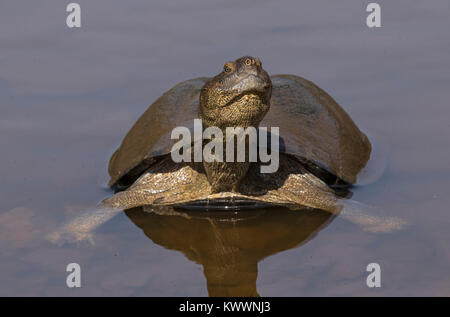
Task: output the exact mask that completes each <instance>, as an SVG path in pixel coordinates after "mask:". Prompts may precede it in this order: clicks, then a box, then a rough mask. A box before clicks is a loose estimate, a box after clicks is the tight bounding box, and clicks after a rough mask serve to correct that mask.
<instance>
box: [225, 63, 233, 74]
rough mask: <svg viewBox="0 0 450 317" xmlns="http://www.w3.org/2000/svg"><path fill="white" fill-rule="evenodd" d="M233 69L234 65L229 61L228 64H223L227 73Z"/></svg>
mask: <svg viewBox="0 0 450 317" xmlns="http://www.w3.org/2000/svg"><path fill="white" fill-rule="evenodd" d="M232 70H233V67H232V66H231V65H230V64H229V63H226V64H225V65H224V66H223V71H224V72H225V73H231V71H232Z"/></svg>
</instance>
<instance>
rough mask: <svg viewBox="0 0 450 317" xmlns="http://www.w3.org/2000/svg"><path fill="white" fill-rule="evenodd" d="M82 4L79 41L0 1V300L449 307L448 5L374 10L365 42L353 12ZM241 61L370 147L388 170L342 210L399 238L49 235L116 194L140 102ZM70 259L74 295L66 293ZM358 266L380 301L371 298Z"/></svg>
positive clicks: (223, 232) (342, 224)
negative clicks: (359, 302) (317, 93)
mask: <svg viewBox="0 0 450 317" xmlns="http://www.w3.org/2000/svg"><path fill="white" fill-rule="evenodd" d="M78 2H79V3H80V5H81V8H82V18H83V20H82V23H83V24H82V27H81V29H69V28H67V27H66V25H65V17H66V13H65V5H66V4H65V3H64V2H61V1H57V0H42V1H39V4H38V3H37V2H36V3H31V2H29V1H28V2H26V3H25V1H16V0H14V1H13V0H3V1H2V2H1V3H0V114H1V116H0V147H1V156H0V179H1V183H0V295H8V296H10V295H13V296H16V295H43V296H47V295H63V296H78V295H101V296H115V295H138V296H173V295H175V296H183V295H186V296H196V295H199V296H204V295H208V291H209V293H210V294H211V295H215V294H223V293H226V292H228V293H227V294H236V295H239V294H255V293H256V292H257V293H259V294H260V295H263V296H307V295H319V296H324V295H331V296H335V295H351V296H354V295H368V296H372V295H393V296H399V295H407V296H409V295H414V296H415V295H426V296H429V295H446V296H449V295H450V239H449V230H448V227H449V225H450V210H449V209H450V208H449V206H450V195H449V187H450V186H449V185H450V168H449V162H450V148H449V145H450V142H449V137H450V121H449V119H450V110H449V107H450V105H449V88H450V40H449V38H450V37H449V35H448V33H449V30H450V19H449V15H450V3H449V2H448V1H447V0H442V1H428V2H414V3H413V2H411V1H395V3H393V2H391V1H379V3H380V4H381V7H382V27H381V28H378V29H369V28H368V27H367V26H366V25H365V19H366V15H367V13H366V12H365V6H366V3H364V1H363V2H361V1H358V0H352V1H339V3H337V1H314V3H312V1H297V2H294V1H276V2H275V1H272V2H271V1H258V2H250V1H242V0H240V1H221V2H217V3H214V4H213V3H212V2H211V1H209V0H208V1H207V0H204V1H189V2H187V1H183V2H180V3H175V2H171V3H170V4H169V3H166V1H152V4H150V3H149V2H148V1H144V0H141V1H138V0H133V1H127V3H126V4H124V2H123V1H118V0H114V1H112V0H108V1H106V0H101V1H100V0H99V1H81V0H80V1H78ZM367 3H368V2H367ZM246 54H250V55H254V56H258V57H260V58H261V60H262V62H263V65H264V68H265V69H266V70H267V71H268V72H269V73H271V74H275V73H292V74H297V75H301V76H303V77H306V78H308V79H310V80H312V81H314V82H315V83H317V84H318V85H319V86H321V87H322V88H324V89H325V90H326V91H327V92H329V93H330V94H331V95H332V96H333V97H334V98H335V99H336V100H337V101H338V102H339V103H340V104H341V105H342V106H343V108H344V109H345V110H346V111H347V112H348V113H349V114H350V115H351V116H352V118H353V119H354V120H355V122H356V123H357V124H358V125H359V127H360V128H361V129H362V130H364V131H365V132H367V134H368V135H369V136H370V137H371V140H372V141H376V142H377V144H379V146H378V149H380V150H379V153H381V155H380V156H379V157H375V158H374V160H373V161H372V163H374V164H375V166H383V164H386V166H385V169H384V173H383V174H382V176H380V177H379V178H378V179H377V180H376V181H375V182H372V183H369V184H366V185H361V186H357V187H355V188H353V189H352V191H353V192H354V195H353V199H355V200H358V201H360V202H362V203H365V204H368V205H372V206H377V207H379V208H380V209H381V210H383V211H380V213H382V214H384V215H391V216H396V217H400V218H403V219H404V220H406V221H407V222H408V223H409V226H408V227H407V228H406V229H404V230H401V231H399V232H395V233H391V234H384V235H382V234H373V233H367V232H364V231H362V230H361V228H359V227H357V226H355V225H353V224H351V223H349V222H347V221H345V220H342V219H341V218H340V217H336V218H332V217H330V215H328V214H326V213H323V212H311V211H309V212H306V211H305V212H303V213H293V212H287V211H284V212H280V211H277V210H269V211H255V212H252V213H249V214H246V215H245V217H244V216H239V215H235V216H234V218H235V220H236V219H237V218H239V219H238V220H239V221H237V220H236V221H231V222H230V221H222V220H223V219H222V218H223V217H222V218H221V217H217V216H216V217H213V216H211V217H209V218H208V217H194V218H192V219H186V218H183V217H177V216H164V215H156V214H148V213H144V212H143V211H142V210H131V211H128V212H127V213H121V214H119V215H118V216H116V217H115V218H113V219H112V220H111V221H109V222H107V223H106V224H105V225H103V226H102V227H100V228H99V229H98V230H97V232H96V234H95V236H94V240H95V245H94V246H93V245H90V244H89V243H80V244H65V245H63V246H57V245H53V244H51V243H50V242H48V241H46V240H45V239H44V236H45V234H47V233H49V232H51V231H52V230H54V229H55V228H56V227H57V226H58V225H60V224H61V223H63V222H64V221H66V220H68V219H71V218H73V217H75V216H76V215H77V214H79V213H80V211H82V210H85V209H87V208H90V207H92V206H95V205H96V204H97V203H98V202H99V201H101V200H102V199H103V198H105V197H107V196H109V195H111V191H110V190H109V189H108V188H107V187H106V183H107V180H108V175H107V162H108V159H109V157H110V155H111V154H112V153H113V151H114V150H115V148H116V147H117V146H118V145H119V143H120V142H121V140H122V138H123V136H124V135H125V133H126V132H127V130H128V129H129V128H130V127H131V126H132V124H133V123H134V122H135V120H136V119H137V118H138V117H139V115H140V114H141V113H142V112H143V111H144V110H145V109H146V107H147V106H148V105H149V104H150V103H151V102H152V101H153V100H155V99H156V98H157V97H158V96H159V95H161V93H162V92H164V91H165V90H167V89H169V88H170V87H171V86H173V85H174V84H176V83H177V82H179V81H182V80H185V79H189V78H193V77H198V76H211V75H214V74H216V73H217V72H219V71H220V69H221V67H222V65H223V63H224V62H225V61H228V60H234V59H235V58H237V57H240V56H242V55H246ZM200 216H205V215H200ZM242 217H243V218H244V219H240V218H242ZM71 262H76V263H79V264H80V265H81V268H82V288H80V289H69V288H67V286H66V276H67V274H68V273H66V265H67V264H68V263H71ZM371 262H377V263H379V264H380V265H381V270H382V287H381V288H377V289H370V288H368V287H367V286H366V276H367V274H368V273H367V272H366V266H367V264H369V263H371ZM226 282H228V284H226Z"/></svg>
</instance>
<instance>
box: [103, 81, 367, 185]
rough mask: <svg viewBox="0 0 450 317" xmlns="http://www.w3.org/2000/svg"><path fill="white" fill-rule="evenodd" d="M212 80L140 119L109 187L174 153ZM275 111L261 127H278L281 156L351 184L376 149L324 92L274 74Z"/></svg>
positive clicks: (178, 91) (115, 160)
mask: <svg viewBox="0 0 450 317" xmlns="http://www.w3.org/2000/svg"><path fill="white" fill-rule="evenodd" d="M209 79H210V78H207V77H201V78H195V79H191V80H187V81H184V82H181V83H179V84H178V85H176V86H175V87H173V88H172V89H170V90H169V91H167V92H166V93H164V94H163V95H162V96H161V97H160V98H158V99H157V100H156V101H155V102H154V103H153V104H152V105H151V106H150V107H149V108H148V109H147V110H146V111H145V112H144V114H143V115H142V116H141V117H140V118H139V119H138V120H137V122H136V123H135V124H134V126H133V127H132V128H131V130H130V131H129V132H128V133H127V135H126V136H125V139H124V140H123V141H122V144H121V145H120V147H119V148H118V149H117V150H116V152H115V153H114V154H113V156H112V157H111V160H110V162H109V168H108V170H109V174H110V176H111V179H110V181H109V185H110V186H117V185H119V186H128V185H130V184H131V183H132V182H134V180H135V179H136V178H137V177H139V175H140V174H141V173H142V172H143V171H145V170H146V169H147V168H148V167H149V166H150V165H152V164H153V163H154V162H156V161H157V160H158V158H160V157H161V156H163V155H166V154H168V153H170V151H171V148H172V146H173V144H174V143H175V142H176V141H177V140H171V138H170V135H171V132H172V130H173V129H174V128H175V127H179V126H183V127H187V128H189V129H190V130H191V131H193V124H194V119H195V118H198V109H199V95H200V90H201V88H202V87H203V85H204V84H205V83H206V82H207V81H208V80H209ZM271 80H272V85H273V88H272V99H271V106H270V110H269V112H268V113H267V115H266V117H265V118H264V119H263V121H262V122H261V124H260V126H262V127H268V128H269V129H270V127H279V132H280V145H281V147H280V151H281V152H285V153H288V154H292V155H295V156H296V157H298V158H299V159H301V160H303V161H304V162H305V163H307V164H308V165H309V166H311V165H312V166H315V167H317V168H318V169H323V170H325V171H326V172H328V173H330V174H332V175H335V176H337V177H338V178H339V179H342V180H344V181H345V182H348V183H355V182H356V180H357V174H358V173H359V171H360V170H361V169H362V168H363V167H364V166H365V165H366V163H367V161H368V159H369V157H370V152H371V145H370V142H369V141H368V139H367V137H366V135H365V134H364V133H362V132H361V131H360V130H359V129H358V127H357V126H356V125H355V123H354V122H353V120H352V119H351V118H350V117H349V115H348V114H347V113H346V112H345V111H344V110H343V109H342V108H341V107H340V106H339V105H338V104H337V103H336V101H335V100H334V99H333V98H331V97H330V96H329V95H328V94H327V93H326V92H325V91H324V90H322V89H321V88H319V87H318V86H317V85H315V84H314V83H312V82H310V81H308V80H306V79H304V78H301V77H299V76H295V75H274V76H271Z"/></svg>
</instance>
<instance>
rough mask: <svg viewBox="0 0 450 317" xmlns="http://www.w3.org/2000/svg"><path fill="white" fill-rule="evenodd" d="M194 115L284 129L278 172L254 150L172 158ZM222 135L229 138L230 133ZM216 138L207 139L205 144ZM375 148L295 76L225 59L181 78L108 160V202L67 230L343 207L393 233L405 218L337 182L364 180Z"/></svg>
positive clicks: (220, 123)
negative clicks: (158, 215)
mask: <svg viewBox="0 0 450 317" xmlns="http://www.w3.org/2000/svg"><path fill="white" fill-rule="evenodd" d="M195 119H198V120H201V122H202V123H203V129H204V130H203V131H205V130H206V129H208V128H210V127H215V128H217V129H219V130H220V131H226V129H227V128H230V127H242V128H245V129H246V128H250V127H252V128H255V129H257V128H261V127H278V131H279V135H278V137H279V142H278V147H277V148H276V147H274V146H271V145H270V144H269V145H267V148H268V149H269V150H268V151H270V152H271V153H272V151H276V153H278V157H279V164H278V169H277V170H276V171H275V172H272V173H262V172H261V167H262V166H263V165H264V164H263V162H261V161H260V160H257V161H251V160H249V155H248V153H247V154H246V155H245V158H244V160H241V161H236V160H234V161H231V162H229V161H225V160H222V161H220V160H216V161H214V160H213V161H206V160H202V161H200V162H198V161H190V162H189V161H182V162H178V161H177V162H176V161H174V159H173V155H172V154H173V153H174V151H175V150H174V145H175V143H176V142H177V140H176V139H173V138H172V132H173V131H174V129H175V128H177V127H185V128H186V129H187V130H188V131H194V130H195V126H194V122H195ZM194 133H195V131H194ZM216 137H217V140H218V141H219V142H223V143H224V144H225V137H223V136H216ZM217 140H215V141H217ZM203 141H204V142H203ZM209 142H212V139H211V140H209V141H208V140H203V139H202V142H201V144H200V146H201V147H202V148H203V147H205V146H206V145H207V144H209ZM246 142H247V143H246V145H247V146H249V143H248V139H246ZM258 144H260V143H258ZM191 146H192V148H193V147H195V146H196V145H195V140H194V141H192V143H191ZM224 146H225V148H226V147H227V146H228V143H227V144H226V145H224ZM371 150H372V147H371V143H370V141H369V139H368V137H367V136H366V135H365V134H364V133H363V132H362V131H361V130H360V129H359V128H358V127H357V125H356V124H355V122H354V121H353V120H352V119H351V118H350V116H349V115H348V114H347V113H346V112H345V111H344V109H343V108H342V107H341V106H340V105H339V104H338V103H337V102H336V101H335V100H334V99H333V98H332V97H331V96H330V95H329V94H328V93H326V92H325V91H324V90H323V89H321V88H320V87H319V86H317V85H316V84H314V83H313V82H311V81H309V80H307V79H305V78H302V77H300V76H297V75H288V74H282V75H272V76H269V74H268V73H267V72H266V70H264V68H263V67H262V63H261V60H260V59H259V58H255V57H252V56H244V57H241V58H238V59H236V60H235V61H231V62H227V63H225V65H224V66H223V68H222V70H221V71H220V73H219V74H218V75H216V76H215V77H199V78H194V79H190V80H186V81H183V82H181V83H179V84H177V85H175V86H174V87H173V88H171V89H170V90H168V91H167V92H165V93H164V94H163V95H162V96H161V97H159V98H158V99H157V100H156V101H155V102H154V103H153V104H152V105H151V106H150V107H149V108H148V109H147V110H146V111H145V112H144V113H143V114H142V116H141V117H140V118H139V119H138V120H137V122H136V123H135V124H134V125H133V127H132V128H131V129H130V131H129V132H128V133H127V135H126V136H125V138H124V139H123V141H122V143H121V145H120V146H119V148H118V149H117V150H116V151H115V152H114V154H113V155H112V157H111V159H110V162H109V166H108V172H109V175H110V180H109V183H108V185H109V186H110V187H111V188H113V189H114V191H115V193H114V195H112V196H111V197H109V198H106V199H105V200H103V201H102V202H101V204H100V207H101V208H100V210H101V211H98V210H97V211H96V212H95V213H94V215H92V212H91V213H86V214H84V215H83V216H81V217H80V218H79V219H78V220H76V221H74V222H72V223H71V224H70V225H69V226H65V229H64V230H63V231H65V232H72V233H73V232H78V233H79V234H78V236H84V235H85V234H87V232H90V231H92V229H93V228H95V227H96V226H98V225H99V224H101V223H102V222H104V221H106V220H107V219H109V218H110V217H112V215H114V212H117V211H122V210H127V209H130V208H135V207H141V206H153V207H155V208H160V207H170V208H185V209H190V208H191V209H202V208H203V209H208V210H211V209H214V208H219V209H229V210H235V211H236V210H243V209H245V208H266V207H271V206H278V207H280V206H281V207H286V208H289V209H296V208H297V209H300V210H301V209H304V207H307V208H312V209H318V210H324V211H327V212H330V213H333V214H341V215H342V216H344V217H346V218H348V219H349V220H351V221H353V222H356V223H359V224H361V225H363V227H364V228H365V229H367V230H369V231H392V230H394V229H398V228H400V227H402V226H403V225H404V224H405V223H404V222H403V221H401V220H400V219H397V218H392V217H385V218H383V217H379V216H376V215H375V214H370V213H367V212H366V211H365V210H366V209H367V208H366V206H364V207H363V208H362V207H361V206H362V205H361V204H359V203H357V202H355V201H352V200H349V199H345V198H342V197H340V196H339V188H342V187H344V188H349V187H350V186H352V184H355V183H356V182H357V179H358V173H359V172H360V171H361V170H362V169H363V168H364V167H365V165H366V164H367V162H368V160H369V158H370V154H371ZM247 152H248V151H247ZM113 211H114V212H113ZM375 212H376V211H375ZM93 219H95V220H93ZM68 228H70V229H68ZM80 232H83V234H80Z"/></svg>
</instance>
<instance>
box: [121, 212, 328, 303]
mask: <svg viewBox="0 0 450 317" xmlns="http://www.w3.org/2000/svg"><path fill="white" fill-rule="evenodd" d="M146 208H147V207H141V208H133V209H130V210H128V211H126V214H127V216H128V217H129V218H130V219H131V221H133V222H134V223H135V224H136V225H137V226H138V227H139V228H141V229H142V231H143V232H144V234H145V235H146V236H147V237H148V238H150V239H151V240H152V241H153V242H154V243H156V244H158V245H161V246H163V247H165V248H167V249H171V250H177V251H180V252H182V253H183V254H184V255H185V256H186V257H187V258H188V259H189V260H191V261H193V262H195V263H198V264H201V265H202V266H203V273H204V275H205V278H206V283H207V288H208V294H209V295H210V296H258V295H259V294H258V292H257V289H256V280H257V275H258V262H259V261H261V260H262V259H264V258H267V257H269V256H271V255H273V254H276V253H278V252H282V251H285V250H288V249H292V248H295V247H298V246H301V245H303V244H304V243H306V242H307V241H309V240H310V239H312V238H313V237H314V236H315V235H316V234H317V233H318V232H319V231H320V230H321V229H322V228H324V227H325V226H326V225H327V224H328V223H329V222H330V221H331V219H332V218H334V215H332V214H331V213H328V212H325V211H321V210H312V209H304V210H302V212H298V211H290V210H288V209H283V208H270V209H265V210H258V211H257V210H252V211H250V210H249V211H244V212H239V213H237V214H235V213H233V215H231V216H230V215H229V214H226V213H223V212H222V213H220V212H219V213H220V214H218V212H216V211H215V212H204V211H202V212H195V213H192V212H189V213H185V212H183V211H181V210H180V211H175V212H174V211H172V212H169V210H167V209H166V210H165V211H163V212H161V213H159V214H156V213H154V212H150V213H147V212H143V210H142V209H144V210H145V209H146Z"/></svg>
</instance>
